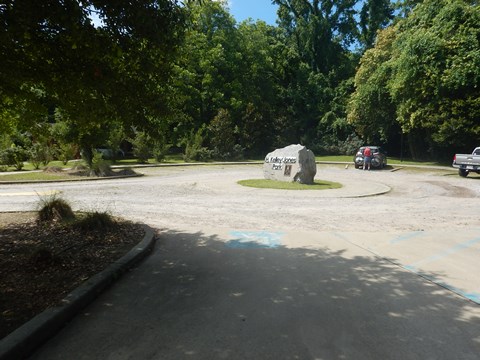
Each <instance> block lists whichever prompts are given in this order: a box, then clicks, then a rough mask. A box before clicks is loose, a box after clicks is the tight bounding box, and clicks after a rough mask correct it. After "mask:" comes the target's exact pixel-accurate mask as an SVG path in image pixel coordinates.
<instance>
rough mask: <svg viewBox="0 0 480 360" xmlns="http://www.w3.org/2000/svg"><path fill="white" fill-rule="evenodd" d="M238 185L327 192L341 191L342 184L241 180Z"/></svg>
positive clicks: (321, 181) (317, 181) (316, 181)
mask: <svg viewBox="0 0 480 360" xmlns="http://www.w3.org/2000/svg"><path fill="white" fill-rule="evenodd" d="M238 184H240V185H243V186H249V187H255V188H260V189H276V190H327V189H339V188H341V187H342V184H340V183H336V182H330V181H325V180H315V183H314V184H312V185H305V184H300V183H297V182H286V181H275V180H267V179H251V180H240V181H239V182H238Z"/></svg>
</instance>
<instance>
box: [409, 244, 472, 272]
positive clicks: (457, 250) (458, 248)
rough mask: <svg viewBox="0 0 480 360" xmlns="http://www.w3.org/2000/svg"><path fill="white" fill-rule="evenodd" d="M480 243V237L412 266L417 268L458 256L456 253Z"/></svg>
mask: <svg viewBox="0 0 480 360" xmlns="http://www.w3.org/2000/svg"><path fill="white" fill-rule="evenodd" d="M478 242H480V237H478V238H475V239H472V240H469V241H466V242H464V243H461V244H458V245H455V246H454V247H451V248H450V249H446V250H444V251H442V252H441V253H438V254H435V255H432V256H430V257H428V258H426V259H423V260H420V261H417V262H416V263H414V264H411V266H414V267H415V266H418V264H426V263H429V262H433V261H437V260H441V259H444V258H446V257H448V256H450V255H453V254H456V253H458V252H460V251H462V250H465V249H468V248H470V247H472V246H473V245H475V244H476V243H478Z"/></svg>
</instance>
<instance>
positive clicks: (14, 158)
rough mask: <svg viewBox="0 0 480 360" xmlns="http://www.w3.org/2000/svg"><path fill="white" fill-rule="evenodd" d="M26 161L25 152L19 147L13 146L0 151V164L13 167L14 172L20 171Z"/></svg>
mask: <svg viewBox="0 0 480 360" xmlns="http://www.w3.org/2000/svg"><path fill="white" fill-rule="evenodd" d="M26 160H27V151H26V150H25V149H24V148H22V147H20V146H15V145H13V146H11V147H9V148H6V149H4V150H2V151H0V164H2V165H7V166H13V167H15V169H16V170H22V169H23V166H24V161H26Z"/></svg>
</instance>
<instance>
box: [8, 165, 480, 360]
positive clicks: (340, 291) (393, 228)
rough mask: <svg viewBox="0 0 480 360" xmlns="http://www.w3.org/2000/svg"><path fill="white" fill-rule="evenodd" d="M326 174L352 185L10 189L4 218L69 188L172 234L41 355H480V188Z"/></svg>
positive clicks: (229, 175) (157, 180)
mask: <svg viewBox="0 0 480 360" xmlns="http://www.w3.org/2000/svg"><path fill="white" fill-rule="evenodd" d="M320 170H321V171H319V173H318V175H317V177H319V178H322V179H327V180H336V181H339V182H341V183H342V184H344V188H343V189H340V190H332V191H330V190H329V191H326V192H319V191H316V192H313V191H307V192H295V193H292V192H278V191H272V190H260V189H248V188H243V187H240V186H238V185H237V184H236V181H237V180H240V179H244V178H255V177H256V178H258V177H261V174H258V172H259V168H258V167H255V166H250V167H224V168H221V167H208V168H191V169H152V170H146V172H147V173H148V175H149V176H146V177H143V178H137V179H129V180H115V181H96V182H91V183H75V184H73V183H72V184H49V185H35V186H32V185H21V186H20V185H14V186H9V187H8V188H7V187H5V186H1V187H0V210H1V211H8V210H27V209H32V208H34V207H35V206H36V203H37V202H38V195H35V193H41V192H43V193H45V194H47V193H51V192H55V191H58V192H61V194H62V196H64V197H66V198H67V199H68V200H70V201H71V202H72V203H73V204H74V206H75V207H76V208H78V209H85V208H86V209H88V210H92V209H93V210H102V211H103V210H107V211H110V212H112V213H114V214H118V215H122V216H126V217H129V218H132V219H135V220H139V221H143V222H146V223H147V224H149V225H151V226H155V227H157V228H158V229H159V231H160V239H159V241H158V243H157V246H156V249H155V251H154V253H153V254H152V255H151V256H150V257H149V258H147V259H146V260H145V261H144V262H143V263H142V264H141V265H140V266H139V267H138V268H136V269H134V270H133V271H131V272H130V273H128V274H127V275H126V276H124V277H123V278H122V279H120V280H119V281H118V283H117V284H115V285H114V286H113V287H112V288H111V289H110V290H108V291H107V292H106V293H104V294H103V295H101V296H100V297H99V298H98V300H97V301H95V302H94V303H93V304H92V305H91V306H89V307H88V308H87V309H85V311H84V312H83V313H82V314H80V315H79V316H78V317H77V318H76V319H75V320H74V321H72V323H70V324H69V325H68V326H66V327H65V328H64V330H63V331H61V332H60V333H59V334H58V335H57V336H56V337H55V338H53V339H52V340H51V341H50V342H49V343H47V344H46V345H45V346H44V347H42V348H41V349H40V350H39V351H38V352H37V353H36V355H35V356H34V359H65V358H69V359H422V360H423V359H479V358H480V355H479V354H480V305H478V304H477V302H479V301H478V300H480V295H479V294H480V280H479V277H478V274H479V273H480V268H479V265H478V255H479V251H480V221H479V220H478V215H477V209H478V197H479V196H480V181H479V180H477V179H476V178H468V179H460V178H458V177H454V176H451V174H450V173H444V172H442V171H440V172H434V173H417V172H411V173H404V172H401V171H400V172H396V173H391V172H383V171H381V172H375V171H372V172H370V173H367V172H365V173H364V172H362V171H359V170H353V169H343V168H338V167H326V168H321V169H320ZM359 184H361V185H362V186H359ZM386 191H388V192H387V193H385V192H386ZM375 193H378V194H383V195H377V196H372V195H374V194H375ZM365 195H368V196H367V197H364V196H365ZM372 219H373V220H372Z"/></svg>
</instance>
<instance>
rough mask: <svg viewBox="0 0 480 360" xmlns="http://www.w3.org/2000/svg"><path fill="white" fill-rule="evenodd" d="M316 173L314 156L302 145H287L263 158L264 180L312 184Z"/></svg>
mask: <svg viewBox="0 0 480 360" xmlns="http://www.w3.org/2000/svg"><path fill="white" fill-rule="evenodd" d="M316 173H317V164H316V163H315V155H313V152H312V151H311V150H308V149H307V148H306V147H305V146H302V145H289V146H287V147H284V148H283V149H277V150H275V151H273V152H271V153H269V154H267V156H266V157H265V162H264V164H263V174H264V176H265V179H270V180H279V181H287V182H293V181H296V182H299V183H302V184H313V178H314V177H315V174H316Z"/></svg>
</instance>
